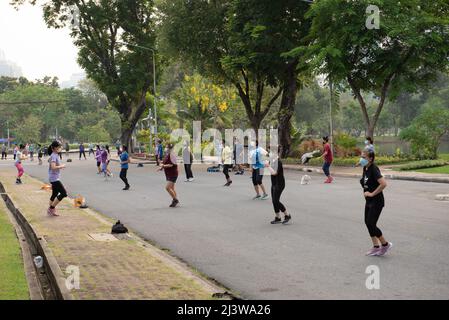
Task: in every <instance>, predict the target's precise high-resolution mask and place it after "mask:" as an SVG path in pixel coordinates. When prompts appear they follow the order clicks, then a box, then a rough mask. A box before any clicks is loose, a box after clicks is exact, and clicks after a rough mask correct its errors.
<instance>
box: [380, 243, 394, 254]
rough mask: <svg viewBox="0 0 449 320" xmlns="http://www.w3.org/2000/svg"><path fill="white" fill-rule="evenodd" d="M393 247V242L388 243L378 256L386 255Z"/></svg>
mask: <svg viewBox="0 0 449 320" xmlns="http://www.w3.org/2000/svg"><path fill="white" fill-rule="evenodd" d="M392 247H393V244H392V243H391V242H388V245H386V246H381V247H380V250H379V253H378V254H377V255H378V256H383V255H385V254H386V253H387V252H388V251H389V250H390V249H391V248H392Z"/></svg>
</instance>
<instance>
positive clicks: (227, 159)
mask: <svg viewBox="0 0 449 320" xmlns="http://www.w3.org/2000/svg"><path fill="white" fill-rule="evenodd" d="M223 145H224V146H225V147H224V148H223V151H222V152H221V161H222V163H223V174H224V175H225V177H226V184H225V185H224V186H225V187H229V186H230V185H231V183H232V180H231V177H230V176H229V169H231V168H232V151H231V148H230V147H229V143H227V142H225V140H224V139H223Z"/></svg>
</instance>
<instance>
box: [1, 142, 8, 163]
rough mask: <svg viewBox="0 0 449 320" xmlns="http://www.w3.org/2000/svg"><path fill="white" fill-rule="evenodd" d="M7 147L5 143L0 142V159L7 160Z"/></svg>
mask: <svg viewBox="0 0 449 320" xmlns="http://www.w3.org/2000/svg"><path fill="white" fill-rule="evenodd" d="M7 149H8V148H7V147H6V145H4V144H2V160H8V159H7V158H8V150H7Z"/></svg>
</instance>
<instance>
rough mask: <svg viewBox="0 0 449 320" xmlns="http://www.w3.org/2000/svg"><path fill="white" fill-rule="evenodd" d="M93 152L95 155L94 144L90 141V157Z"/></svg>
mask: <svg viewBox="0 0 449 320" xmlns="http://www.w3.org/2000/svg"><path fill="white" fill-rule="evenodd" d="M91 154H93V155H95V152H94V145H93V144H92V143H89V157H90V155H91Z"/></svg>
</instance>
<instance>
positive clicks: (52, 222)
mask: <svg viewBox="0 0 449 320" xmlns="http://www.w3.org/2000/svg"><path fill="white" fill-rule="evenodd" d="M0 181H1V182H2V184H3V186H4V187H5V189H6V192H7V193H8V194H9V196H10V197H11V198H12V200H13V202H14V203H15V204H16V206H17V207H19V208H20V210H21V211H22V213H23V215H24V216H25V217H26V219H27V220H28V222H29V223H30V224H31V225H32V226H33V229H34V230H35V231H36V232H37V234H38V235H39V236H41V237H43V238H44V239H45V240H46V242H47V245H48V247H49V248H50V249H51V251H52V254H53V255H54V257H55V258H56V261H57V263H58V265H59V266H60V268H61V270H62V271H63V272H64V271H65V270H66V268H67V267H68V266H78V267H79V270H80V289H79V290H72V291H71V294H72V295H73V298H74V299H82V300H84V299H212V295H213V293H216V292H217V291H216V290H217V287H215V286H213V285H211V283H210V282H208V281H205V280H204V279H203V278H202V277H201V276H199V275H197V274H196V273H194V272H191V271H190V270H189V269H187V268H185V266H184V265H183V264H182V263H180V262H176V261H174V260H175V259H174V258H173V257H169V256H168V255H166V254H164V253H162V252H161V251H160V250H159V249H156V248H155V247H152V246H151V245H150V244H148V243H145V244H144V245H143V244H142V242H141V241H140V240H139V239H137V237H136V236H135V235H133V234H132V235H131V238H130V239H127V240H116V241H108V242H104V241H96V240H94V239H93V238H92V237H91V236H90V234H100V233H110V230H111V225H112V223H113V221H112V220H110V219H108V218H105V217H103V216H100V215H99V214H97V213H95V212H93V211H92V210H90V209H85V210H83V209H78V208H74V207H73V203H72V202H71V201H69V200H68V199H66V200H64V201H63V203H62V204H61V205H60V206H59V207H58V211H59V213H60V215H61V216H60V217H53V218H51V217H49V216H47V213H46V209H47V207H48V199H49V197H50V192H49V191H43V190H41V186H42V183H41V182H39V181H37V180H35V179H32V178H30V177H28V176H25V177H24V179H23V181H24V184H22V185H16V184H15V183H14V182H15V170H13V169H6V170H3V168H2V171H1V172H0ZM111 201H117V200H114V199H112V200H111Z"/></svg>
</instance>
